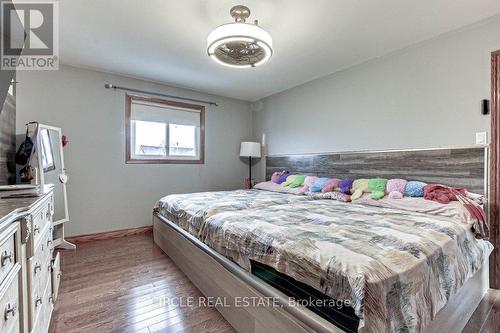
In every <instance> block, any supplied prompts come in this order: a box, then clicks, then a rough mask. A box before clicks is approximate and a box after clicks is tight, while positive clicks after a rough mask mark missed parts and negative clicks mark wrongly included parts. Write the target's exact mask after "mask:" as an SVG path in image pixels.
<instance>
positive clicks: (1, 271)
mask: <svg viewBox="0 0 500 333" xmlns="http://www.w3.org/2000/svg"><path fill="white" fill-rule="evenodd" d="M17 226H18V224H17V223H14V224H12V225H11V226H9V227H7V228H6V229H5V230H4V231H3V232H1V233H0V283H2V281H3V280H4V279H5V277H6V276H7V275H8V274H9V272H10V271H11V270H12V268H13V267H14V265H15V263H16V262H17V258H16V238H15V234H16V231H17V230H18V228H17Z"/></svg>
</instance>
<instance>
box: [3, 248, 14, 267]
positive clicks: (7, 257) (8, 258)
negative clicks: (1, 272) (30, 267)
mask: <svg viewBox="0 0 500 333" xmlns="http://www.w3.org/2000/svg"><path fill="white" fill-rule="evenodd" d="M12 256H13V254H12V252H10V253H7V251H4V252H3V253H2V258H1V259H0V262H1V264H2V267H3V266H5V265H6V262H7V261H9V263H12V260H13V258H12Z"/></svg>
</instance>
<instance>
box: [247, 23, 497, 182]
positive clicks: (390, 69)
mask: <svg viewBox="0 0 500 333" xmlns="http://www.w3.org/2000/svg"><path fill="white" fill-rule="evenodd" d="M339 47H342V46H341V45H339ZM497 49H500V18H499V17H497V18H495V19H491V20H488V21H485V22H482V23H481V24H476V25H475V26H471V27H468V28H466V29H462V30H460V31H456V32H453V33H449V34H446V35H443V36H441V37H439V38H436V39H433V40H430V41H427V42H425V43H422V44H419V45H416V46H413V47H411V48H408V49H405V50H402V51H399V52H396V53H393V54H390V55H387V56H384V57H382V58H379V59H375V60H372V61H369V62H366V63H364V64H362V65H359V66H356V67H353V68H351V69H348V70H345V71H342V72H339V73H336V74H332V75H329V76H326V77H323V78H320V79H317V80H314V81H311V82H309V83H306V84H304V85H302V86H299V87H295V88H292V89H289V90H286V91H284V92H281V93H279V94H276V95H273V96H270V97H268V98H265V99H264V100H263V109H262V110H261V111H259V112H256V113H255V114H254V139H256V140H259V141H260V140H261V136H262V133H266V136H267V143H268V145H267V150H268V153H269V154H286V153H300V152H331V151H346V150H365V149H390V148H414V147H415V148H416V147H437V146H447V145H462V144H474V143H475V133H476V132H481V131H489V128H490V117H489V116H483V115H481V113H480V105H481V100H482V99H489V98H490V53H491V52H492V51H494V50H497ZM263 168H264V163H260V165H258V166H256V167H255V171H256V174H257V175H259V176H260V177H261V178H262V177H263Z"/></svg>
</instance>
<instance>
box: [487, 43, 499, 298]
mask: <svg viewBox="0 0 500 333" xmlns="http://www.w3.org/2000/svg"><path fill="white" fill-rule="evenodd" d="M490 156H491V159H490V168H489V169H490V170H489V175H490V181H489V184H490V204H489V218H490V219H489V220H490V242H491V243H492V244H493V246H494V249H493V252H492V253H491V256H490V287H491V288H494V289H500V249H499V247H500V50H498V51H495V52H492V53H491V145H490Z"/></svg>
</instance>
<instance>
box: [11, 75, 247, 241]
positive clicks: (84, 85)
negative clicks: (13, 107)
mask: <svg viewBox="0 0 500 333" xmlns="http://www.w3.org/2000/svg"><path fill="white" fill-rule="evenodd" d="M18 81H19V85H18V91H17V92H18V104H17V108H18V117H17V132H18V133H20V132H23V131H24V124H25V123H26V122H27V121H32V120H37V121H40V122H42V123H46V124H49V125H53V126H58V127H61V128H62V129H63V133H64V134H66V135H67V136H68V138H69V141H70V143H69V145H68V146H67V147H66V148H65V149H64V153H65V162H66V168H67V171H68V174H69V176H70V180H69V183H68V201H69V213H70V220H71V221H70V222H69V224H68V226H67V233H68V234H69V235H81V234H88V233H96V232H102V231H109V230H116V229H124V228H130V227H136V226H143V225H149V224H151V211H152V207H153V205H154V203H155V201H156V200H158V199H159V198H160V197H162V196H164V195H167V194H171V193H185V192H195V191H208V190H219V189H221V190H222V189H225V190H226V189H236V188H238V187H240V186H241V185H242V183H243V178H244V176H245V175H246V174H247V172H248V171H247V166H246V165H245V164H244V163H243V162H242V161H240V159H239V156H238V153H239V144H240V142H241V141H245V140H250V139H251V138H252V114H251V112H250V111H249V110H248V103H245V102H241V101H236V100H232V99H227V98H222V97H217V96H210V95H205V94H200V93H196V92H193V91H189V90H183V89H179V88H172V87H167V86H164V85H158V84H153V83H149V82H145V81H140V80H135V79H130V78H125V77H121V76H116V75H111V74H105V73H100V72H95V71H91V70H84V69H77V68H74V67H68V66H61V69H60V70H59V71H45V72H41V71H33V72H27V71H23V72H19V75H18ZM107 82H109V83H113V84H116V85H122V86H128V87H134V88H137V89H143V90H151V91H157V92H163V93H168V94H173V95H181V96H186V97H192V98H201V99H209V100H214V101H216V102H217V103H219V105H220V106H219V107H207V109H206V150H205V155H206V158H205V164H204V165H168V164H163V165H127V164H125V108H124V106H125V93H124V92H123V91H113V90H108V89H104V83H107Z"/></svg>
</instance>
